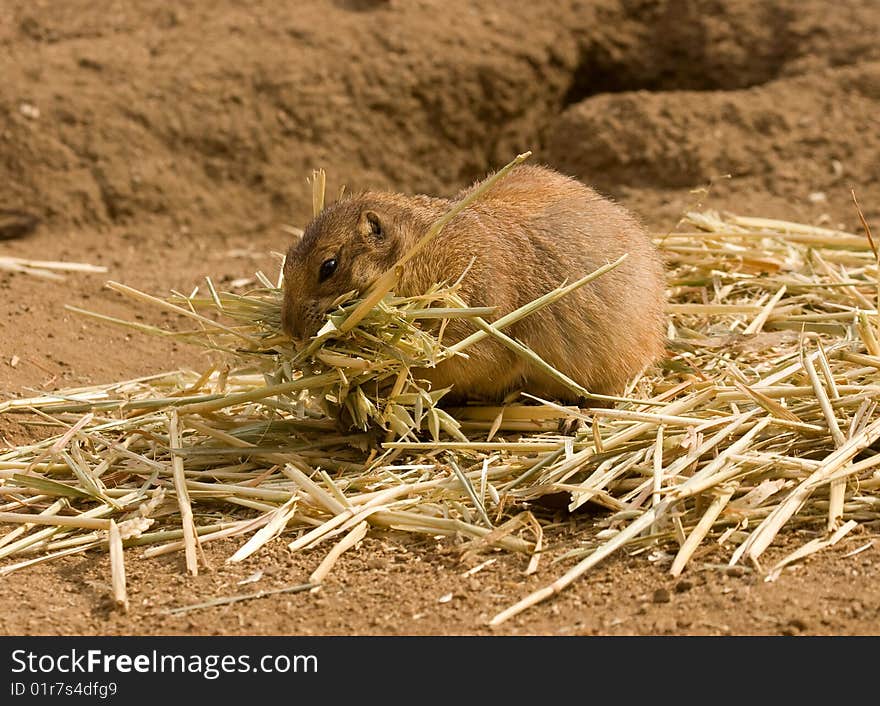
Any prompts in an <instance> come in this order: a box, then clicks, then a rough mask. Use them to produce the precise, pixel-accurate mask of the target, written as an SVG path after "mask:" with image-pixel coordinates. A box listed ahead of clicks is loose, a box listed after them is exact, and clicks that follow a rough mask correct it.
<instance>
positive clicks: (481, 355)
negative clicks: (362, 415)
mask: <svg viewBox="0 0 880 706" xmlns="http://www.w3.org/2000/svg"><path fill="white" fill-rule="evenodd" d="M471 188H474V187H471ZM468 191H469V190H465V191H462V192H461V193H459V194H458V195H456V196H455V197H454V198H453V199H452V200H448V199H439V198H432V197H429V196H405V195H402V194H397V193H387V192H374V191H367V192H365V193H361V194H358V195H354V196H351V197H348V198H345V199H343V200H341V201H338V202H337V203H335V204H332V205H330V206H328V207H327V208H326V209H325V210H324V211H323V212H322V213H321V214H320V215H318V216H317V217H316V218H315V219H314V220H313V221H312V222H311V223H309V225H308V226H307V228H306V229H305V232H304V234H303V237H302V238H301V240H300V241H299V242H297V243H294V244H293V245H292V246H291V247H290V250H289V252H288V253H287V259H286V262H285V266H284V300H283V307H282V321H283V326H284V329H285V331H286V332H287V333H288V334H290V335H291V336H292V337H293V338H298V339H304V338H308V337H311V336H313V335H314V334H315V333H316V332H317V331H318V329H319V328H320V327H321V325H322V324H323V321H324V315H325V313H326V311H327V308H328V307H329V306H330V304H331V303H332V302H333V300H334V299H336V298H337V297H338V296H339V295H340V294H343V293H345V292H348V291H351V290H358V291H359V292H360V293H361V294H363V293H365V292H366V290H367V289H368V288H369V286H370V285H371V284H372V282H374V281H375V280H376V278H377V277H379V276H380V275H381V274H382V273H384V272H385V271H386V270H387V269H388V268H389V267H391V266H392V265H393V264H394V263H395V262H396V261H397V260H398V258H399V257H400V256H401V255H402V254H403V253H405V252H406V251H407V250H408V249H409V248H410V247H411V246H412V245H413V244H414V243H415V242H416V241H417V240H418V238H419V237H420V236H421V235H423V234H424V233H425V232H426V231H427V229H428V228H429V227H430V225H431V224H432V223H433V222H434V221H435V220H436V219H437V218H438V217H440V216H441V215H443V214H444V213H445V212H446V211H447V210H448V209H449V207H450V205H451V204H452V203H453V202H454V201H455V200H457V199H460V198H462V197H464V196H465V195H466V194H467V193H468ZM624 253H628V254H629V256H628V258H627V259H626V260H625V261H624V262H623V263H622V264H621V265H619V266H618V267H617V268H615V269H613V270H611V271H610V272H608V273H606V274H604V275H602V276H600V277H598V278H597V279H595V280H593V281H592V282H590V283H588V284H586V285H585V286H583V287H581V288H580V289H577V290H575V291H574V292H572V293H570V294H568V295H567V296H565V297H563V298H562V299H561V300H560V301H558V302H556V303H554V304H552V305H551V306H549V307H547V308H545V309H543V310H541V311H539V312H537V313H535V314H532V315H531V316H528V317H526V318H525V319H522V320H520V321H519V322H517V323H515V324H513V325H511V326H510V327H509V328H507V329H505V332H506V333H507V334H508V335H510V336H512V337H514V338H516V339H518V340H519V341H521V342H522V343H524V344H525V345H526V346H528V347H529V348H531V349H532V350H533V351H534V352H535V353H537V354H538V355H539V356H540V357H541V358H543V359H544V360H545V361H546V362H547V363H549V364H550V365H552V366H553V367H554V368H556V369H557V370H559V371H560V372H562V373H564V374H565V375H567V376H568V377H570V378H572V379H573V380H575V381H576V382H578V383H579V384H580V385H582V386H583V387H585V388H586V389H587V390H589V391H590V392H593V393H598V394H608V395H613V394H619V393H620V392H621V391H622V390H623V389H624V387H625V385H626V383H627V382H628V381H629V380H630V379H631V378H632V377H633V376H635V375H636V374H638V373H639V372H641V371H642V370H643V369H644V368H646V367H647V366H649V365H650V364H651V363H653V362H655V361H656V360H657V359H658V358H659V357H660V356H661V354H662V353H663V350H664V339H665V328H664V314H663V308H664V294H663V293H664V271H663V265H662V262H661V259H660V256H659V254H658V252H657V250H656V248H655V247H654V245H653V244H652V243H651V240H650V238H649V236H648V234H647V233H646V232H645V230H644V229H643V228H642V226H641V225H640V224H639V223H638V222H637V220H636V219H635V218H634V217H633V216H632V215H630V214H629V213H628V212H627V211H626V210H625V209H624V208H623V207H622V206H620V205H618V204H616V203H614V202H612V201H610V200H608V199H606V198H604V197H602V196H600V195H599V194H597V193H596V192H595V191H593V190H592V189H590V188H589V187H587V186H585V185H584V184H582V183H581V182H578V181H576V180H574V179H570V178H568V177H566V176H563V175H562V174H559V173H558V172H555V171H553V170H551V169H547V168H544V167H537V166H519V167H516V168H515V169H513V170H512V171H511V172H510V173H509V174H508V175H507V176H505V177H504V178H503V179H502V180H501V181H499V182H498V183H497V184H496V185H495V186H494V187H493V188H491V189H490V190H489V191H488V192H487V193H486V194H484V195H483V196H482V197H481V198H480V199H478V200H477V201H475V202H474V203H473V204H471V205H470V206H469V207H467V208H466V209H465V210H464V211H462V212H461V213H460V214H458V215H457V216H456V217H455V218H453V219H452V220H451V221H449V223H448V224H447V225H446V227H445V228H444V229H443V231H442V232H441V233H440V234H439V235H438V236H437V237H435V238H434V239H433V241H432V242H430V243H429V244H428V245H427V246H426V247H425V249H424V250H422V251H421V253H420V254H419V255H417V256H416V257H415V258H413V260H411V261H410V262H409V263H408V264H407V266H406V267H405V268H404V271H403V274H402V276H401V279H400V282H399V284H398V286H397V288H396V291H397V293H398V294H400V295H403V296H412V295H417V294H422V293H424V292H425V291H426V290H427V289H428V287H429V286H431V285H433V284H435V283H437V282H441V281H450V282H451V281H454V280H456V279H457V278H458V277H460V276H461V275H462V273H463V272H465V271H466V270H467V274H466V275H465V277H464V279H463V280H462V285H461V290H460V291H461V295H462V297H463V298H464V299H465V301H467V303H468V304H469V305H471V306H494V307H496V313H495V314H494V316H493V317H490V318H499V317H501V316H503V315H504V314H506V313H508V312H510V311H512V310H514V309H516V308H518V307H520V306H522V305H524V304H526V303H528V302H530V301H532V300H534V299H536V298H538V297H539V296H541V295H543V294H546V293H547V292H549V291H550V290H552V289H554V288H556V287H558V286H559V285H561V284H562V283H563V282H566V281H568V282H572V281H574V280H576V279H578V278H580V277H583V276H584V275H586V274H589V273H590V272H592V271H594V270H595V269H597V268H598V267H601V266H602V265H605V264H607V263H609V262H612V261H614V260H616V259H617V258H619V257H620V256H621V255H623V254H624ZM469 266H470V269H468V267H469ZM473 330H474V327H473V324H471V323H469V322H467V321H450V324H449V326H448V327H447V330H446V334H445V336H444V342H446V343H451V342H455V341H457V340H461V339H462V338H464V337H465V336H466V335H469V334H470V333H472V332H473ZM466 353H467V354H468V357H467V358H463V357H455V358H452V359H449V360H446V361H444V362H442V363H440V364H439V365H438V366H437V367H436V368H423V369H419V370H418V371H414V373H415V375H416V377H419V378H426V379H428V380H430V382H431V383H432V385H433V386H434V387H435V388H436V387H446V386H449V385H452V386H453V391H452V394H453V397H455V398H458V399H468V398H478V399H486V400H500V399H502V398H504V397H505V396H506V395H507V394H509V393H510V392H512V391H517V390H522V391H525V392H529V393H531V394H534V395H537V396H539V397H544V398H549V399H555V400H560V401H563V402H574V401H576V398H577V395H576V393H574V392H573V391H572V390H570V389H569V388H568V387H566V386H564V385H562V384H560V383H559V382H557V381H556V380H554V379H552V378H550V377H548V376H547V375H546V374H545V373H543V372H541V371H539V370H537V369H535V367H534V366H533V365H532V364H530V363H529V362H528V361H526V360H524V359H523V358H522V357H520V356H518V355H517V354H516V353H514V352H513V351H511V350H509V349H508V348H506V347H505V346H503V345H502V344H501V343H499V342H498V341H497V340H494V339H484V340H483V341H481V342H479V343H477V344H475V345H474V346H472V347H470V348H468V349H467V351H466Z"/></svg>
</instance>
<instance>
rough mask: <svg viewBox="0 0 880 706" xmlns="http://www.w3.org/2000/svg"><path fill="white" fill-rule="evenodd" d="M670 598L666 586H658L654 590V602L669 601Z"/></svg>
mask: <svg viewBox="0 0 880 706" xmlns="http://www.w3.org/2000/svg"><path fill="white" fill-rule="evenodd" d="M670 600H671V596H670V595H669V590H668V589H666V588H658V589H657V590H656V591H654V596H653V601H654V603H669V601H670Z"/></svg>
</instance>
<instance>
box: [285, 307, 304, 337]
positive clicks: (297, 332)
mask: <svg viewBox="0 0 880 706" xmlns="http://www.w3.org/2000/svg"><path fill="white" fill-rule="evenodd" d="M300 318H301V317H299V316H297V314H296V307H295V306H294V305H293V304H291V303H290V300H289V299H288V298H287V297H285V298H284V300H283V301H282V302H281V330H282V331H284V333H286V334H287V335H288V336H290V337H291V338H292V339H293V340H295V341H296V340H300V339H301V338H302V325H301V322H300Z"/></svg>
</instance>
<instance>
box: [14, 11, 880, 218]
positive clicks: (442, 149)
mask: <svg viewBox="0 0 880 706" xmlns="http://www.w3.org/2000/svg"><path fill="white" fill-rule="evenodd" d="M7 5H8V10H9V11H7V12H5V13H4V17H3V18H0V46H2V47H3V49H4V51H3V52H2V55H3V56H2V58H0V71H2V73H3V76H4V82H3V85H2V86H0V115H2V116H3V122H4V125H5V127H4V130H3V131H2V135H0V180H2V181H3V183H4V184H5V185H6V186H5V188H4V190H3V192H2V193H0V208H3V207H6V208H22V209H26V210H28V211H30V212H33V213H35V214H37V215H40V216H41V217H43V218H44V219H45V220H46V221H48V222H49V223H50V224H56V225H62V224H63V225H73V226H83V227H92V226H96V225H108V224H120V223H123V224H124V223H139V224H143V223H145V222H146V221H156V220H157V219H158V220H159V221H160V222H171V223H174V224H176V225H178V226H179V225H184V226H187V227H196V228H199V229H200V230H202V231H205V232H211V231H218V230H219V231H224V232H231V231H239V232H240V231H252V230H258V229H261V228H265V227H266V226H267V225H269V224H271V223H273V222H278V221H294V222H300V221H302V220H303V219H304V218H306V217H307V215H308V199H307V194H306V190H305V189H304V187H303V179H304V178H305V176H306V175H307V174H308V173H309V171H310V170H311V169H312V168H314V167H318V166H323V167H325V168H327V169H328V171H329V173H330V177H331V183H332V184H333V185H338V184H339V183H340V182H343V181H345V182H348V184H349V185H350V186H353V187H354V188H359V187H362V186H367V185H370V186H376V185H387V186H389V187H392V188H397V189H403V190H407V191H426V192H437V193H450V192H452V191H454V190H455V189H457V188H459V187H460V186H462V185H463V184H465V183H467V182H469V181H471V180H473V179H475V178H478V177H479V176H481V175H482V174H483V173H484V172H485V171H486V170H487V169H488V168H491V167H496V166H499V165H500V164H502V163H504V162H506V161H507V160H508V159H509V157H510V156H511V155H512V154H514V153H515V152H517V151H521V150H522V149H524V148H526V147H531V148H538V149H539V150H540V148H541V146H542V142H543V137H544V136H545V135H548V136H549V139H550V141H551V144H553V145H554V147H553V149H552V150H551V152H550V156H551V157H552V159H551V160H549V161H559V162H560V164H565V165H568V164H571V162H572V159H571V158H570V157H569V158H568V159H567V160H565V161H563V160H557V153H558V152H559V151H560V149H561V150H562V151H565V147H562V148H560V147H559V142H560V139H561V138H559V137H558V134H559V130H558V129H556V128H555V127H554V125H555V124H556V120H557V115H558V114H559V112H560V111H561V110H562V109H563V108H565V106H567V105H569V104H572V103H577V102H579V101H581V100H583V99H585V98H587V97H590V96H595V95H597V94H603V93H608V92H614V93H618V92H624V91H632V90H638V89H644V90H650V91H669V90H683V89H688V90H701V91H707V90H730V89H739V88H743V87H747V86H753V85H758V84H761V83H764V82H767V81H770V80H773V79H776V78H778V77H779V76H784V75H794V74H801V73H805V72H814V71H817V70H818V69H821V68H825V67H831V66H840V65H846V64H853V63H856V62H858V61H864V60H867V59H869V58H871V57H874V58H878V59H880V47H878V45H877V43H876V41H874V40H875V38H876V28H877V27H878V15H880V13H878V11H877V9H876V7H875V6H874V3H872V2H871V1H870V0H843V1H842V2H838V3H835V6H834V12H833V13H829V12H828V4H827V3H826V2H822V1H820V0H810V1H807V2H800V1H797V0H786V1H784V2H779V3H773V4H770V3H765V2H762V1H761V0H736V1H732V2H720V1H718V0H689V1H681V0H667V1H665V2H656V1H651V2H646V1H644V0H621V1H619V2H613V1H611V0H604V1H602V2H597V3H583V2H577V1H576V0H568V1H567V2H559V3H548V4H546V6H543V5H542V6H538V5H532V4H526V3H517V4H515V5H509V4H508V5H505V6H504V9H503V10H501V9H496V8H493V7H491V6H486V5H480V6H475V5H474V4H473V3H469V2H464V0H455V1H453V2H440V0H432V1H430V2H421V3H419V4H417V5H416V4H411V3H404V2H399V1H390V0H389V1H387V2H378V1H370V2H363V1H358V2H348V1H346V2H343V1H340V2H335V3H333V4H327V3H324V2H302V3H296V5H295V6H290V7H286V8H285V7H279V6H278V5H277V4H276V3H270V2H267V1H266V0H264V1H263V2H257V3H252V4H251V5H250V6H249V7H248V8H247V9H244V8H242V7H241V6H240V5H238V4H237V3H232V2H229V1H228V0H226V1H224V2H220V3H214V4H210V6H209V4H207V3H203V2H198V1H197V0H189V2H184V3H178V4H176V5H175V7H173V8H171V7H161V8H159V7H155V6H151V5H150V4H148V3H125V4H116V3H109V2H108V3H104V5H106V6H102V7H96V6H95V5H94V3H90V2H86V0H72V1H71V2H66V3H62V4H59V3H51V2H44V3H32V2H23V1H21V0H16V1H14V2H10V3H8V4H7ZM818 80H819V81H820V82H821V80H822V79H818ZM817 85H819V84H817ZM607 100H608V102H609V103H613V102H614V101H613V99H607ZM636 100H637V101H642V102H644V103H645V104H646V106H645V108H644V110H645V111H646V112H648V113H649V112H650V106H651V105H654V104H655V101H653V100H651V99H650V98H646V97H642V98H638V99H636ZM710 100H711V99H710ZM731 100H732V101H734V102H736V101H739V100H748V97H747V96H746V97H743V98H731ZM600 109H601V108H600ZM798 109H799V110H800V108H798ZM612 112H613V109H612ZM617 112H618V113H619V112H620V111H619V110H618V111H617ZM695 112H696V109H695ZM658 120H659V123H660V124H662V116H658ZM672 122H673V123H674V122H675V120H674V119H673V120H672ZM564 124H565V123H564ZM696 128H697V129H698V128H699V125H696ZM565 134H567V135H571V134H572V131H571V130H568V131H567V132H566V133H565ZM600 137H601V136H600ZM652 139H654V130H649V131H648V132H647V133H646V134H645V135H644V136H641V137H640V140H641V141H642V142H648V141H650V140H652ZM656 139H657V140H658V142H659V144H657V145H655V144H653V143H651V144H648V145H647V147H648V149H647V150H645V154H646V157H645V159H650V158H651V157H650V155H657V158H658V159H662V158H664V157H665V154H666V152H667V150H666V148H665V147H664V146H663V145H664V137H663V135H662V134H661V135H658V136H656ZM712 139H714V138H712V137H711V136H709V135H702V134H699V133H697V134H695V135H693V137H692V138H691V140H690V141H689V143H688V144H689V145H691V144H693V143H694V142H698V143H700V144H699V145H698V147H701V146H702V144H703V143H704V142H711V140H712ZM831 139H834V138H831ZM571 147H572V148H574V149H576V150H577V151H578V153H582V152H589V151H590V150H591V149H592V148H593V147H594V146H593V144H592V142H591V141H590V140H583V139H580V138H579V144H573V145H571ZM596 148H597V149H599V150H600V151H601V150H602V149H603V145H602V140H601V139H600V140H599V144H598V145H596ZM540 154H541V153H540V152H539V155H540ZM695 159H699V157H696V158H695ZM594 164H596V161H595V160H594V159H585V160H584V161H583V163H582V164H579V165H577V166H578V167H579V168H578V169H575V170H574V171H577V172H579V173H585V170H586V168H588V167H590V168H591V167H592V166H593V165H594ZM664 169H666V167H664V166H663V165H660V164H656V163H654V164H652V165H650V169H649V171H648V174H656V173H662V172H663V170H664ZM585 175H586V174H585ZM586 176H592V175H586ZM595 176H596V178H597V179H601V180H602V181H603V183H605V184H607V185H608V186H609V188H612V187H614V186H615V185H626V184H628V183H630V182H631V181H639V180H641V181H644V180H645V179H646V178H648V177H644V178H643V177H642V175H641V172H639V173H630V172H628V171H627V170H625V169H621V168H619V167H618V168H615V169H612V170H611V171H610V172H609V174H606V175H595ZM612 180H616V182H615V183H611V182H612Z"/></svg>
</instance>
